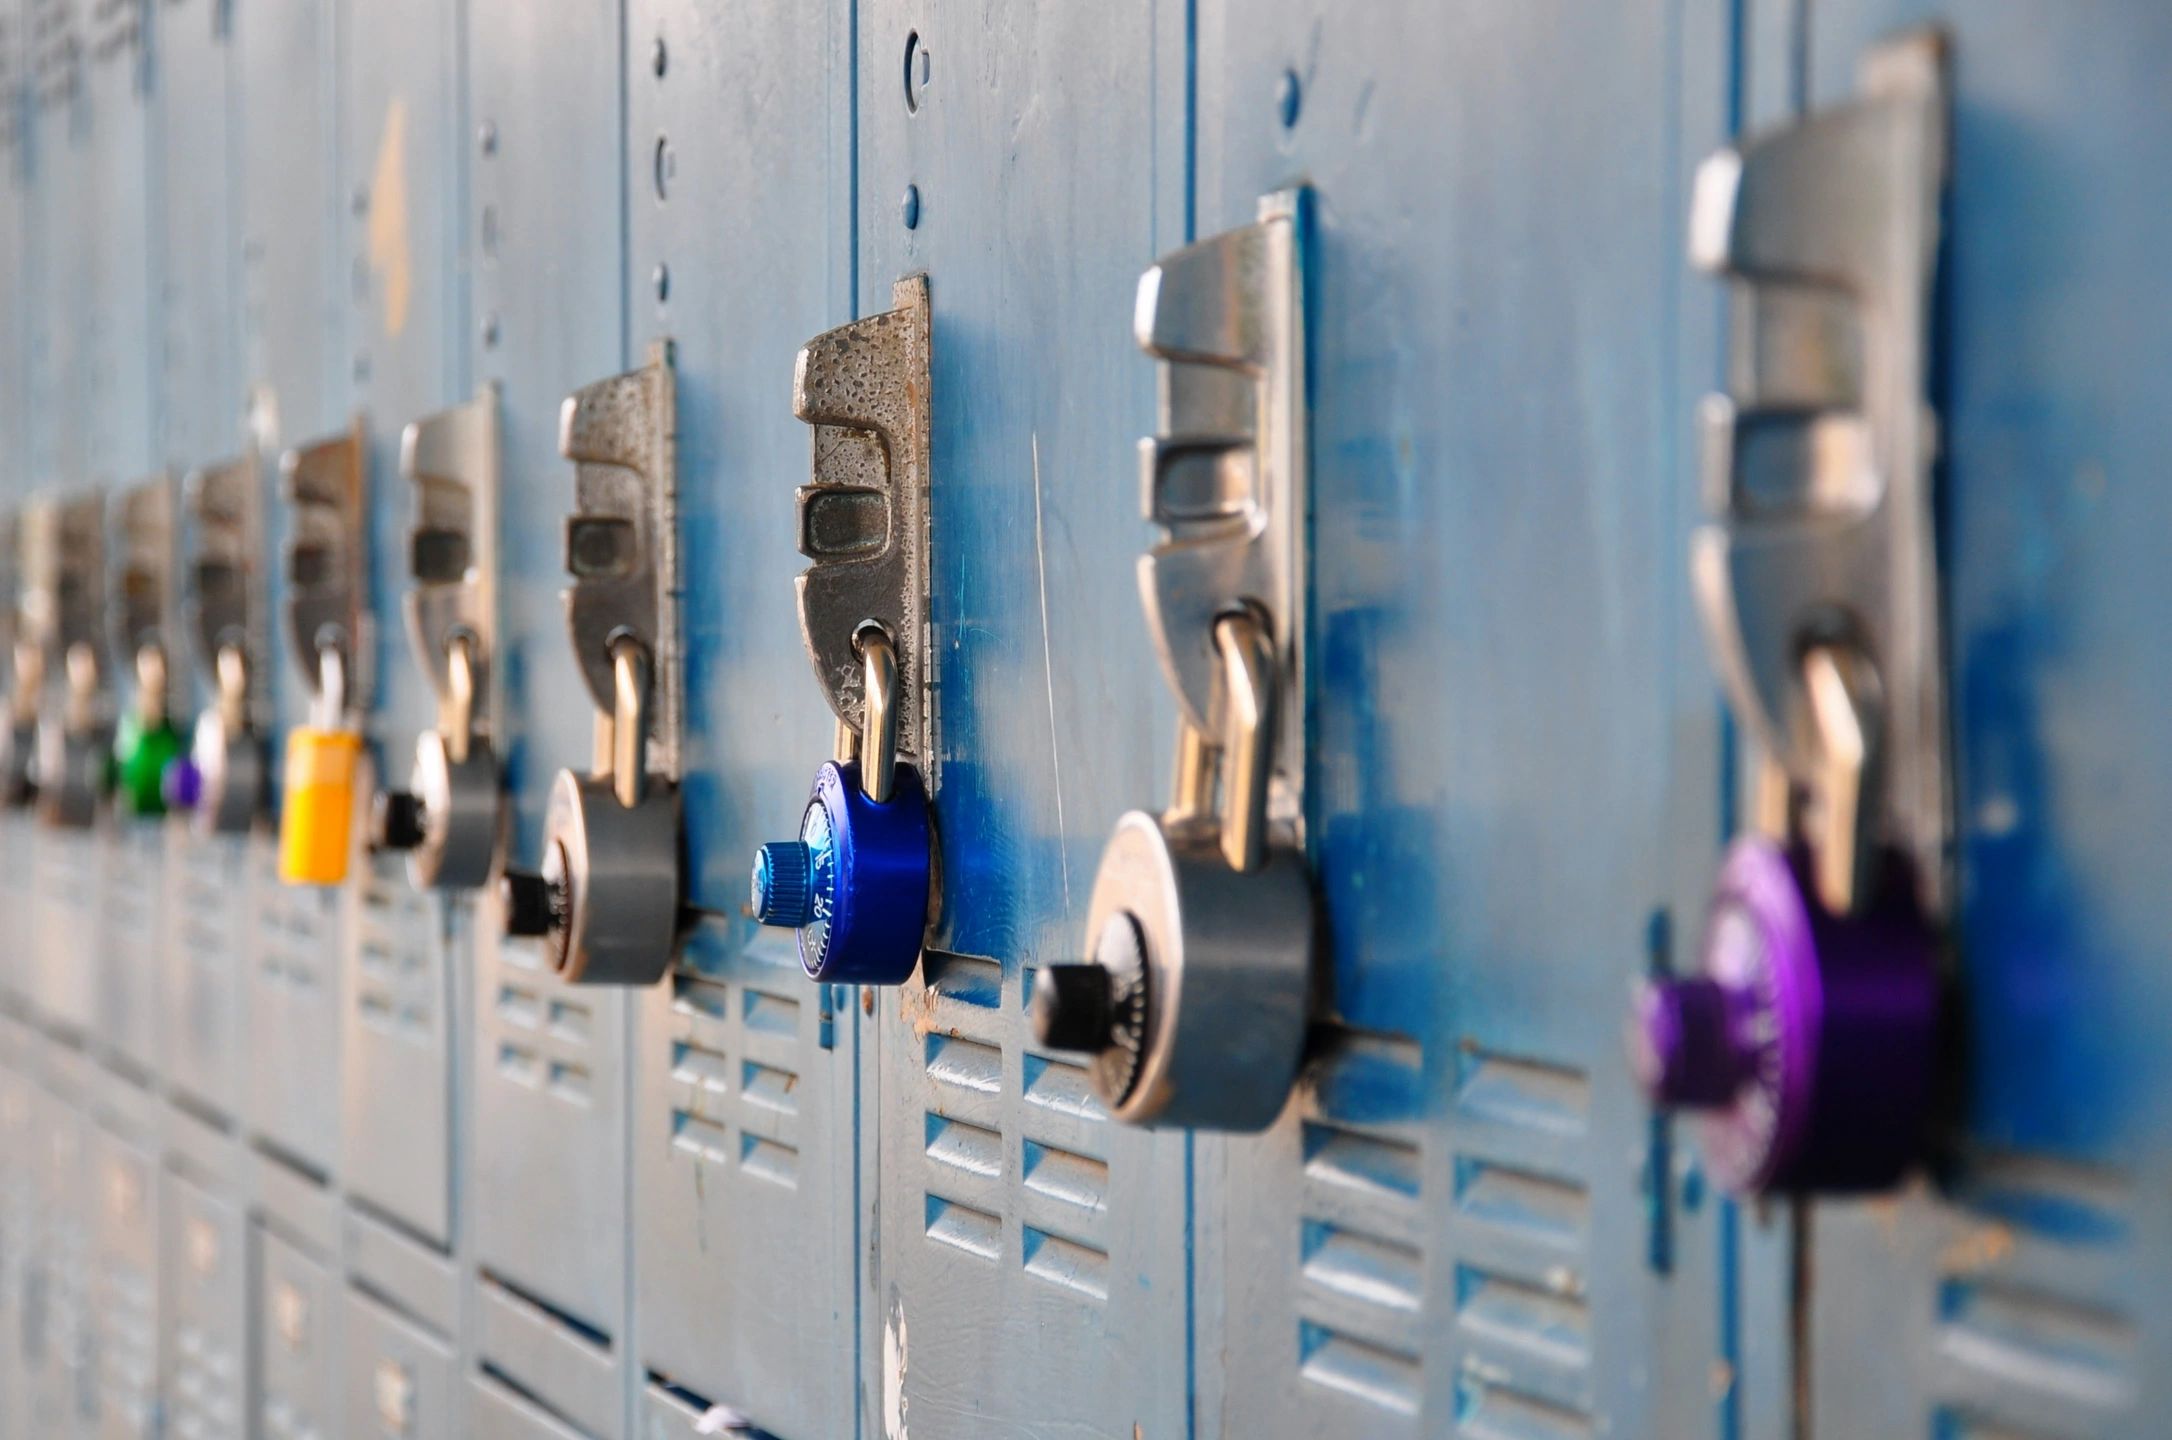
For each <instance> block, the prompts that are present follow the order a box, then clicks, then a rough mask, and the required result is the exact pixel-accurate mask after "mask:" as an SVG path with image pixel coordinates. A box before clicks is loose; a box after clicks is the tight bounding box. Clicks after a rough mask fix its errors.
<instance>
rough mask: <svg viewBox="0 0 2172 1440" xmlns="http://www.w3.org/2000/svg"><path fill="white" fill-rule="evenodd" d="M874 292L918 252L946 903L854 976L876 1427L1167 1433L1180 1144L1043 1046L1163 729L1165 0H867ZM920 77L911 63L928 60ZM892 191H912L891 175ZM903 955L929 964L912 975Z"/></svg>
mask: <svg viewBox="0 0 2172 1440" xmlns="http://www.w3.org/2000/svg"><path fill="white" fill-rule="evenodd" d="M859 45H860V50H859V69H858V74H859V80H860V85H859V92H858V93H859V102H860V117H861V126H860V137H861V160H860V177H859V178H860V187H859V222H860V226H859V228H860V266H859V277H858V281H859V283H858V290H859V295H860V300H861V305H862V308H863V310H864V311H870V312H871V311H873V310H875V309H878V308H887V307H888V305H889V303H890V301H889V299H888V296H889V293H890V285H891V282H892V281H893V280H894V279H895V278H896V277H898V276H900V275H904V274H907V273H910V272H912V271H916V270H923V269H924V270H926V271H927V273H928V275H929V283H930V289H931V297H932V306H933V316H934V341H933V371H932V381H931V407H932V470H931V476H930V496H929V509H930V522H929V524H930V540H929V544H930V553H931V557H932V558H931V568H932V587H933V592H934V593H933V597H932V603H931V608H930V620H931V623H932V627H933V628H932V639H931V641H930V653H931V654H932V655H933V656H934V657H935V662H934V665H933V667H932V669H933V671H934V675H935V679H934V686H935V697H936V698H935V706H936V711H937V716H938V725H939V737H940V738H939V743H938V764H937V766H936V768H935V772H934V810H935V814H936V821H937V828H938V830H939V832H940V835H941V843H942V867H943V881H942V884H943V901H944V903H943V915H942V920H941V922H940V924H939V926H938V929H937V932H936V940H935V943H936V944H937V945H938V946H939V947H941V949H942V950H943V951H945V952H954V953H949V954H945V955H940V956H938V955H935V954H931V955H930V956H928V957H927V959H926V960H925V961H924V963H923V966H922V970H921V975H920V977H919V980H917V981H914V982H908V983H907V984H906V985H905V986H904V987H902V988H901V989H900V990H898V991H895V992H892V991H881V992H878V993H876V994H875V995H874V996H873V997H872V999H873V1005H872V1016H873V1018H872V1021H871V1022H863V1025H862V1030H863V1033H865V1034H868V1035H869V1036H871V1038H872V1041H873V1045H874V1047H875V1056H874V1063H873V1064H872V1065H871V1066H870V1067H869V1069H868V1071H867V1081H866V1082H865V1083H866V1085H867V1086H868V1087H869V1088H867V1089H865V1090H863V1095H864V1096H865V1097H866V1098H865V1099H864V1101H863V1103H864V1104H865V1106H866V1113H867V1114H869V1115H871V1116H874V1117H876V1120H877V1122H878V1124H879V1130H878V1132H877V1133H876V1134H875V1135H874V1136H873V1137H871V1139H870V1140H869V1142H868V1144H867V1146H866V1148H864V1149H863V1152H862V1154H863V1157H864V1162H863V1163H865V1164H866V1165H867V1167H868V1173H869V1181H868V1184H869V1188H870V1189H871V1190H872V1191H873V1192H874V1193H875V1194H876V1196H877V1204H876V1214H877V1216H878V1218H879V1225H880V1231H879V1236H878V1244H877V1247H876V1262H875V1264H876V1272H875V1273H876V1278H875V1282H874V1286H873V1293H872V1294H871V1295H870V1296H869V1297H868V1301H867V1303H868V1307H869V1310H870V1312H871V1313H870V1317H869V1320H870V1325H869V1330H870V1333H869V1334H868V1337H867V1338H866V1339H865V1340H864V1341H863V1343H864V1344H865V1345H866V1346H867V1352H866V1353H867V1360H866V1363H867V1365H868V1366H869V1369H870V1374H869V1378H868V1380H867V1382H866V1383H867V1386H868V1389H869V1391H870V1394H871V1396H879V1397H880V1399H881V1405H882V1410H881V1411H880V1413H879V1414H878V1415H877V1416H875V1417H871V1418H870V1420H869V1422H868V1423H869V1424H870V1425H871V1426H872V1425H875V1424H881V1425H884V1426H887V1427H888V1428H889V1430H890V1431H891V1432H892V1433H896V1432H899V1431H902V1430H909V1431H910V1432H911V1433H914V1434H919V1433H933V1434H948V1435H957V1436H997V1435H1012V1434H1016V1433H1019V1432H1020V1431H1022V1430H1025V1429H1027V1428H1029V1427H1034V1426H1040V1427H1046V1428H1048V1429H1050V1430H1058V1429H1062V1428H1064V1427H1075V1428H1077V1429H1078V1430H1080V1431H1081V1432H1082V1433H1084V1432H1090V1433H1094V1434H1123V1433H1129V1432H1131V1431H1133V1430H1134V1429H1135V1428H1136V1429H1138V1430H1140V1431H1142V1432H1143V1433H1145V1434H1150V1435H1152V1434H1164V1433H1172V1432H1181V1431H1182V1430H1183V1429H1184V1427H1185V1426H1186V1425H1187V1424H1188V1423H1189V1421H1188V1419H1187V1415H1186V1411H1187V1396H1188V1392H1189V1389H1190V1384H1191V1378H1192V1377H1191V1374H1190V1362H1189V1358H1188V1356H1189V1352H1188V1350H1187V1337H1186V1335H1185V1322H1186V1315H1187V1311H1188V1305H1187V1298H1188V1296H1189V1293H1190V1292H1189V1289H1188V1271H1187V1268H1186V1255H1187V1249H1188V1246H1189V1243H1190V1240H1191V1232H1190V1219H1191V1216H1190V1185H1189V1178H1190V1167H1189V1161H1190V1150H1191V1144H1190V1142H1189V1140H1188V1139H1187V1137H1186V1136H1184V1135H1183V1134H1181V1133H1176V1132H1167V1133H1150V1132H1145V1131H1139V1130H1133V1129H1127V1128H1124V1127H1121V1126H1118V1125H1116V1124H1114V1123H1113V1122H1111V1121H1110V1120H1109V1119H1108V1118H1107V1116H1106V1115H1105V1114H1104V1113H1103V1112H1102V1110H1101V1107H1100V1106H1099V1105H1098V1104H1097V1103H1096V1102H1095V1101H1094V1100H1093V1098H1092V1096H1091V1093H1090V1091H1089V1089H1088V1086H1087V1083H1086V1073H1085V1071H1084V1069H1083V1068H1082V1067H1081V1066H1080V1065H1078V1064H1077V1063H1076V1057H1069V1058H1066V1057H1060V1056H1055V1055H1051V1054H1048V1053H1046V1052H1044V1051H1042V1050H1040V1049H1039V1048H1038V1047H1036V1046H1035V1045H1034V1044H1033V1042H1032V1040H1031V1035H1030V1031H1029V1028H1028V1026H1027V1024H1026V1020H1025V1001H1026V996H1027V993H1028V990H1029V984H1030V982H1029V978H1028V972H1029V971H1030V970H1031V969H1033V968H1034V967H1036V966H1039V965H1043V964H1047V963H1049V962H1052V961H1058V960H1067V959H1073V958H1076V956H1077V955H1078V954H1079V950H1080V947H1081V945H1082V944H1083V940H1084V937H1083V934H1082V931H1083V928H1084V924H1085V907H1086V903H1087V899H1088V896H1089V893H1090V891H1091V888H1092V885H1093V877H1094V871H1095V867H1096V864H1097V861H1098V857H1099V855H1100V850H1101V846H1102V843H1103V842H1104V840H1105V839H1106V838H1107V836H1108V834H1109V831H1110V829H1111V828H1112V826H1113V825H1114V822H1115V819H1116V816H1117V814H1118V813H1119V812H1121V811H1122V810H1124V809H1126V808H1131V807H1157V806H1159V804H1160V803H1161V802H1162V799H1163V797H1164V795H1165V793H1166V791H1165V789H1164V786H1165V784H1166V778H1167V777H1166V771H1165V770H1164V769H1163V768H1162V767H1163V766H1165V765H1166V764H1167V763H1168V762H1167V760H1166V758H1165V757H1166V756H1167V754H1168V753H1169V750H1170V746H1171V737H1173V735H1174V734H1175V725H1174V713H1175V712H1174V707H1173V705H1172V704H1171V702H1170V701H1169V700H1168V698H1167V696H1166V692H1165V690H1164V688H1163V686H1162V684H1161V681H1160V679H1159V675H1158V672H1157V670H1156V667H1155V662H1154V659H1153V652H1152V649H1151V646H1150V643H1149V640H1148V637H1147V633H1146V629H1145V626H1144V624H1143V621H1142V619H1141V615H1140V609H1139V601H1138V593H1137V589H1136V583H1135V581H1134V579H1133V575H1134V567H1135V566H1136V564H1137V557H1138V555H1139V553H1140V551H1141V550H1143V549H1144V548H1145V545H1146V543H1147V542H1148V540H1149V538H1150V537H1149V535H1148V533H1147V529H1146V526H1145V525H1144V523H1143V522H1142V521H1141V519H1140V516H1139V511H1138V482H1137V479H1136V477H1137V474H1138V458H1137V446H1138V441H1139V437H1140V436H1141V435H1143V434H1145V433H1147V432H1148V431H1150V430H1151V429H1152V428H1153V421H1154V414H1155V411H1154V373H1153V367H1152V365H1151V364H1149V363H1148V362H1147V360H1146V359H1145V357H1143V356H1142V355H1141V354H1140V353H1139V351H1138V347H1137V345H1136V343H1135V342H1134V341H1133V339H1132V337H1131V318H1132V315H1133V308H1134V307H1133V302H1134V297H1135V294H1136V290H1137V285H1138V279H1139V274H1140V272H1141V271H1142V270H1143V269H1144V268H1145V267H1146V266H1147V265H1148V264H1149V263H1151V262H1152V260H1153V259H1154V258H1155V256H1156V255H1157V254H1158V253H1160V251H1162V250H1163V249H1166V248H1170V247H1172V246H1173V245H1175V244H1177V243H1180V242H1181V240H1182V238H1183V234H1182V221H1181V216H1182V209H1183V199H1184V197H1183V176H1184V168H1183V159H1182V156H1183V108H1182V103H1181V95H1180V92H1177V91H1174V90H1172V89H1169V88H1167V87H1166V86H1164V85H1163V84H1160V83H1158V81H1159V79H1160V77H1173V76H1175V75H1178V74H1180V73H1181V71H1182V65H1183V53H1184V51H1183V45H1184V31H1183V24H1182V15H1181V13H1180V10H1179V9H1178V7H1173V6H1159V5H1152V4H1125V5H1105V6H1100V7H1095V8H1093V9H1091V10H1086V9H1077V8H1066V7H1060V6H1052V7H1034V8H1033V9H1032V10H1030V11H1022V10H1020V9H1019V8H1018V7H1014V6H1006V5H1000V4H996V5H990V4H983V3H974V0H964V3H951V4H934V5H918V6H910V5H898V4H874V5H868V6H863V7H862V10H861V14H860V23H859ZM923 66H924V67H925V68H924V71H923V68H922V67H923ZM905 197H910V198H905ZM921 982H925V983H921Z"/></svg>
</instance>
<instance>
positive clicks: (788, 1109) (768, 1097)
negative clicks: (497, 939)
mask: <svg viewBox="0 0 2172 1440" xmlns="http://www.w3.org/2000/svg"><path fill="white" fill-rule="evenodd" d="M689 953H691V954H696V955H698V954H700V951H699V948H698V947H694V948H692V949H690V952H689ZM787 963H789V965H790V969H791V971H792V972H793V973H797V971H798V969H799V962H798V959H797V957H796V955H793V954H790V953H789V946H785V947H779V946H778V945H777V944H776V943H775V941H774V940H757V941H756V942H755V943H754V944H753V945H752V946H750V947H749V948H748V949H747V950H745V951H743V952H741V953H740V954H738V955H737V956H734V957H732V958H730V959H728V960H726V961H724V962H723V963H722V965H721V966H720V967H719V969H720V970H721V971H722V972H723V973H721V974H719V973H715V972H713V971H707V970H694V969H688V968H681V969H678V970H676V971H674V972H673V973H672V977H671V994H672V1000H671V1009H672V1019H673V1024H674V1026H675V1028H676V1029H677V1031H678V1033H677V1035H676V1036H675V1037H674V1038H673V1039H672V1041H671V1080H672V1085H671V1095H672V1110H671V1134H672V1143H673V1145H674V1146H675V1147H676V1148H677V1149H678V1150H679V1151H680V1152H681V1153H682V1154H684V1155H686V1156H688V1157H689V1158H690V1159H692V1160H694V1161H695V1162H696V1163H698V1164H703V1165H736V1166H737V1167H738V1169H739V1170H740V1171H741V1172H742V1173H743V1174H745V1175H746V1176H747V1177H748V1178H749V1179H753V1180H760V1181H763V1182H764V1183H767V1184H772V1185H782V1186H785V1187H787V1188H796V1187H797V1186H798V1184H799V1153H800V1152H799V1123H800V1122H799V1106H800V1101H799V1081H800V1073H799V1069H798V1067H799V1064H800V1048H801V1045H802V1043H803V1037H802V1035H801V1033H800V1002H799V1001H798V1000H797V999H796V998H794V997H793V996H792V995H791V994H789V993H787V991H786V988H785V987H786V986H787V985H788V984H789V983H790V981H789V980H788V979H786V978H785V976H784V974H783V970H784V967H785V965H786V964H787ZM757 982H758V983H757ZM772 986H774V987H775V988H771V987H772ZM572 1003H573V1002H572V1001H570V1000H568V1001H567V1002H566V1004H567V1005H571V1004H572ZM548 1023H549V1024H550V1025H551V1026H553V1027H556V1028H563V1029H575V1030H581V1031H583V1032H584V1033H585V1031H586V1027H587V1026H588V1025H590V1024H591V1023H592V1017H590V1016H589V1015H587V1014H586V1013H582V1014H578V1015H576V1014H573V1013H571V1011H569V1010H568V1009H566V1008H565V1007H564V1006H561V1007H559V1008H557V1009H554V1010H553V1011H552V1012H551V1015H550V1017H549V1021H548Z"/></svg>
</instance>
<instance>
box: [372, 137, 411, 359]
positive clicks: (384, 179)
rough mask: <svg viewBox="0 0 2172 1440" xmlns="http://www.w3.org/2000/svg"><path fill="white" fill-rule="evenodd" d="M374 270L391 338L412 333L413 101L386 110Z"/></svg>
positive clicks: (376, 185) (376, 186) (376, 187)
mask: <svg viewBox="0 0 2172 1440" xmlns="http://www.w3.org/2000/svg"><path fill="white" fill-rule="evenodd" d="M369 214H370V234H369V244H370V269H371V270H373V271H375V272H376V274H377V277H378V286H379V294H380V295H381V296H382V297H383V301H384V309H383V316H384V327H385V334H386V336H387V337H389V338H392V339H397V338H399V335H400V333H401V332H402V331H404V330H405V329H407V308H408V305H409V303H410V302H411V301H412V300H413V297H414V289H415V261H414V254H413V251H412V249H411V248H410V247H409V245H408V240H407V101H406V100H405V99H404V98H402V97H400V96H397V95H395V96H393V97H392V103H391V104H390V105H388V106H386V107H385V129H384V134H383V136H382V138H380V139H379V140H378V142H377V165H376V167H375V169H374V170H373V171H372V172H371V175H370V212H369Z"/></svg>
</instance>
